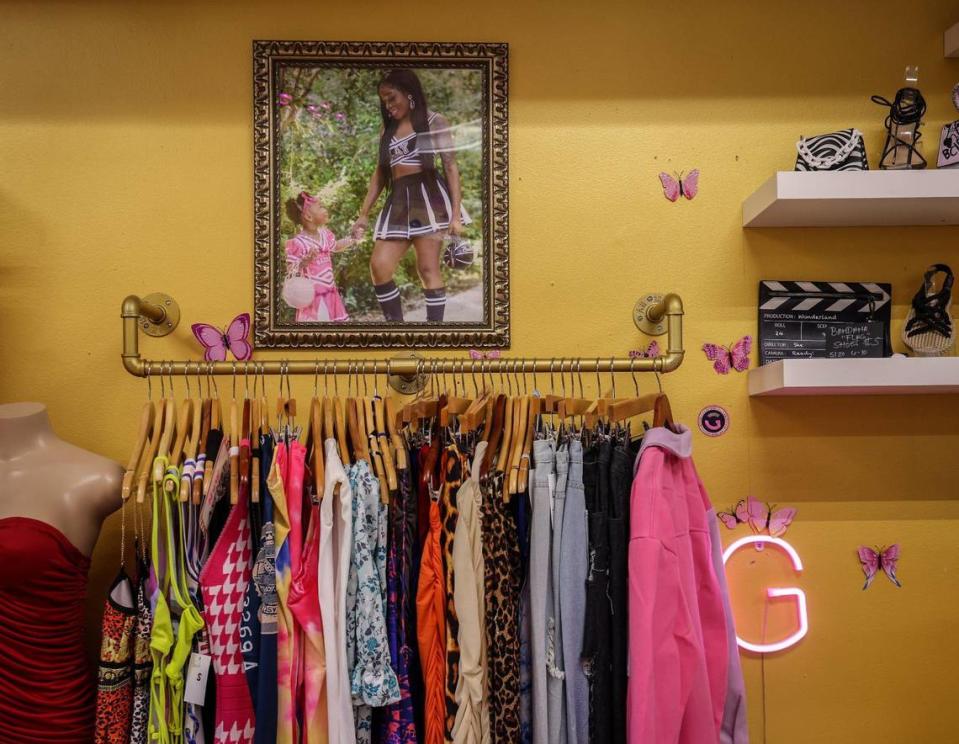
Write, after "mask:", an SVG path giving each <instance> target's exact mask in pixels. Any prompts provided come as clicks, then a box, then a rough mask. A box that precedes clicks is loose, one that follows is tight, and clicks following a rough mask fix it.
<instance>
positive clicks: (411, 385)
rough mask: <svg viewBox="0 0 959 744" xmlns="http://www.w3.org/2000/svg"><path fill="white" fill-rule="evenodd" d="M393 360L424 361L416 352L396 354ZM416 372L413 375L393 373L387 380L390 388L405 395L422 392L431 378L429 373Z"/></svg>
mask: <svg viewBox="0 0 959 744" xmlns="http://www.w3.org/2000/svg"><path fill="white" fill-rule="evenodd" d="M391 358H392V359H402V360H404V361H407V360H410V359H415V360H417V361H420V360H422V359H423V357H422V356H420V355H419V354H417V353H416V352H415V351H409V352H403V353H400V354H396V355H394V356H393V357H391ZM421 370H422V368H420V371H416V370H415V369H414V371H413V372H412V373H411V374H407V375H401V374H397V373H396V372H392V373H390V374H389V375H388V376H387V380H388V381H389V383H390V387H391V388H393V389H394V390H395V391H396V392H398V393H402V394H403V395H413V394H415V393H418V392H419V391H420V390H422V389H423V388H425V387H426V385H427V384H428V383H429V381H430V376H429V373H428V372H423V371H421Z"/></svg>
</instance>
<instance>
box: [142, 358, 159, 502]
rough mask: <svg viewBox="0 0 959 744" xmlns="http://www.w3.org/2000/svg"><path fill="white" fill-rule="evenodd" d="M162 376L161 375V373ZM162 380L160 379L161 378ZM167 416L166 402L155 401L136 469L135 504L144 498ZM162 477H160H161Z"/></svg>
mask: <svg viewBox="0 0 959 744" xmlns="http://www.w3.org/2000/svg"><path fill="white" fill-rule="evenodd" d="M161 374H162V373H161ZM161 379H162V377H161ZM166 415H167V401H166V399H165V398H161V399H160V400H158V401H157V403H156V407H155V409H154V416H153V427H152V429H151V431H150V441H149V443H148V445H147V447H146V449H144V450H143V454H142V455H141V457H140V464H139V466H138V467H137V478H136V480H137V503H138V504H142V503H143V500H144V499H145V498H146V492H147V484H148V483H149V481H150V477H151V476H152V474H153V461H154V458H155V457H156V453H157V450H158V449H159V446H160V438H161V437H162V435H163V428H164V427H163V419H164V418H165V417H166ZM161 477H162V476H161Z"/></svg>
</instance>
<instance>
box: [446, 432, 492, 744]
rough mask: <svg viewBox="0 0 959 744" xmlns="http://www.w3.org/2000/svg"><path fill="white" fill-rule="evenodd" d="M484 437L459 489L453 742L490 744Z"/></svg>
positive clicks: (455, 571) (454, 559)
mask: <svg viewBox="0 0 959 744" xmlns="http://www.w3.org/2000/svg"><path fill="white" fill-rule="evenodd" d="M485 453H486V442H479V443H478V444H477V445H476V450H475V452H474V455H473V465H472V468H471V469H470V475H469V477H468V478H467V479H466V480H465V481H463V485H461V486H460V489H459V491H458V492H457V494H456V504H457V508H458V509H459V518H458V520H457V522H456V533H455V537H454V541H453V570H454V574H455V576H456V583H455V585H454V586H455V595H454V602H455V604H456V608H457V610H456V612H457V616H458V618H459V639H458V640H459V644H458V645H459V651H460V669H459V680H458V682H457V687H456V706H457V711H456V720H455V722H454V724H453V732H452V733H453V742H454V744H486V743H487V742H489V740H490V731H489V703H488V701H487V689H488V687H487V680H486V671H487V660H486V651H487V649H486V599H485V577H486V570H485V566H484V562H483V539H482V534H481V529H482V517H483V494H482V490H481V489H480V485H479V472H480V464H481V463H482V461H483V455H484V454H485Z"/></svg>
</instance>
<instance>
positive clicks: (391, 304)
mask: <svg viewBox="0 0 959 744" xmlns="http://www.w3.org/2000/svg"><path fill="white" fill-rule="evenodd" d="M373 289H374V291H375V292H376V299H377V300H379V301H380V309H381V310H382V311H383V317H384V318H386V319H387V320H403V304H402V302H401V301H400V290H399V289H397V288H396V282H394V281H393V280H392V279H391V280H390V281H388V282H386V283H385V284H374V285H373Z"/></svg>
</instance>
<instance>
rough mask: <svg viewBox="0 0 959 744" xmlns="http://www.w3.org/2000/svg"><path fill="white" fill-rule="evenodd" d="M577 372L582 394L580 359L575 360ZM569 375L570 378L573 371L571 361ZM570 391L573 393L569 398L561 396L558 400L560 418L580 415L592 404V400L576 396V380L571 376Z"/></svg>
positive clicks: (581, 364)
mask: <svg viewBox="0 0 959 744" xmlns="http://www.w3.org/2000/svg"><path fill="white" fill-rule="evenodd" d="M576 363H577V365H578V366H577V373H578V374H579V390H580V395H582V394H583V378H582V372H581V370H582V367H583V361H582V360H581V359H579V360H577V362H576ZM569 371H570V377H571V378H572V372H573V363H572V362H570V368H569ZM570 392H571V393H572V394H573V397H571V398H563V399H562V400H561V401H560V402H559V409H558V413H559V417H560V419H563V420H565V419H568V418H571V417H572V416H582V415H584V414H585V413H586V411H588V410H589V407H590V406H591V405H592V404H593V401H592V400H591V399H590V398H577V397H575V396H576V380H575V378H573V385H572V389H571V390H570Z"/></svg>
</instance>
